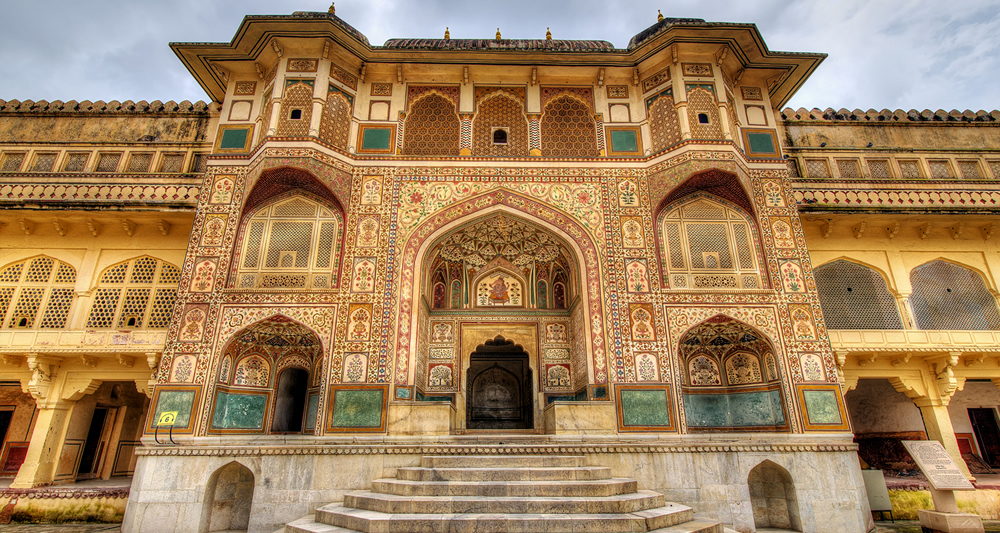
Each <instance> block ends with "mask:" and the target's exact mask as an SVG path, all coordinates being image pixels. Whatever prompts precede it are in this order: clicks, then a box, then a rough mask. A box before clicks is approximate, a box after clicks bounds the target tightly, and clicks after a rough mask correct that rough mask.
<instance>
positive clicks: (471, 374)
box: [466, 335, 534, 429]
mask: <svg viewBox="0 0 1000 533" xmlns="http://www.w3.org/2000/svg"><path fill="white" fill-rule="evenodd" d="M468 384H469V388H468V399H467V402H466V406H467V407H466V427H467V428H469V429H532V428H533V427H534V421H533V419H532V418H533V417H532V413H533V409H532V401H531V396H532V386H531V369H530V368H529V367H528V354H527V353H525V351H524V349H523V348H521V346H519V345H516V344H514V341H509V340H507V339H504V338H503V336H500V335H497V337H496V338H495V339H493V340H489V341H486V343H484V344H481V345H479V346H478V347H477V348H476V351H475V352H473V353H472V356H471V358H470V360H469V371H468Z"/></svg>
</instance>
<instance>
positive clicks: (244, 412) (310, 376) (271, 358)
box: [209, 315, 323, 434]
mask: <svg viewBox="0 0 1000 533" xmlns="http://www.w3.org/2000/svg"><path fill="white" fill-rule="evenodd" d="M322 354H323V346H322V342H321V341H320V339H319V337H318V336H317V335H316V333H314V332H313V331H312V330H311V329H309V328H308V327H306V326H304V325H302V324H300V323H299V322H296V321H294V320H292V319H290V318H288V317H286V316H284V315H274V316H272V317H270V318H267V319H264V320H261V321H260V322H256V323H254V324H252V325H250V326H247V327H246V328H244V329H242V330H240V331H239V332H237V333H236V334H235V335H234V336H233V338H232V339H231V340H230V341H229V343H228V344H227V345H226V347H225V349H224V350H223V352H222V357H221V358H220V359H219V364H218V367H217V368H216V371H215V379H214V382H215V393H214V396H213V398H212V403H211V405H210V406H209V407H210V409H211V421H210V424H209V433H256V434H264V433H269V434H300V433H301V434H312V433H313V432H314V431H315V428H316V418H317V411H318V407H319V396H320V390H321V386H322V374H323V372H322V368H323V363H322V361H323V358H322Z"/></svg>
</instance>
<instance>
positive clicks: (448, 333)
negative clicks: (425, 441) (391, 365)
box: [396, 190, 607, 428]
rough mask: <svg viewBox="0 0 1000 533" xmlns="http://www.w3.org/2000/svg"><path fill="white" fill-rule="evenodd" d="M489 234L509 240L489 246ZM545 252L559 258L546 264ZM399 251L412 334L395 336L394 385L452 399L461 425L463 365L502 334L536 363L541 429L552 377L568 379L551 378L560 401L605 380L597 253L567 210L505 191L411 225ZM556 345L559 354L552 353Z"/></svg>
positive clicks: (402, 310) (404, 312)
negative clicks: (507, 235)
mask: <svg viewBox="0 0 1000 533" xmlns="http://www.w3.org/2000/svg"><path fill="white" fill-rule="evenodd" d="M505 231H506V232H514V233H516V232H522V234H523V232H525V231H528V232H530V233H532V235H534V236H540V237H541V238H542V239H541V240H544V241H545V242H541V243H539V241H538V240H537V239H535V237H532V238H530V239H520V238H518V239H513V240H512V242H510V243H508V242H507V241H505V240H504V239H505V238H502V237H501V236H502V235H504V232H505ZM490 235H492V236H493V237H492V238H494V239H500V240H501V241H504V242H498V243H494V246H493V248H492V249H491V250H490V249H485V246H486V244H487V243H486V242H485V241H486V240H488V239H489V238H490V237H489V236H490ZM424 236H426V237H424ZM480 237H482V240H480ZM497 244H499V245H500V248H499V250H498V249H497V248H496V245H497ZM506 244H512V245H513V247H512V248H508V247H507V246H506ZM463 247H468V248H470V250H469V251H468V252H465V254H466V255H465V256H463V257H461V260H460V261H459V260H458V259H459V258H458V256H457V255H454V256H453V255H450V254H451V252H457V251H459V250H460V249H463ZM519 247H520V248H519ZM546 247H548V249H549V252H553V251H556V250H558V253H557V254H556V255H555V256H554V257H548V258H545V259H547V260H546V261H541V260H540V257H539V254H542V252H544V251H545V249H546ZM516 249H520V250H521V252H517V253H515V251H516ZM525 249H527V251H528V252H529V253H527V254H525V253H523V252H524V250H525ZM442 251H443V252H444V255H442ZM484 252H490V253H487V254H486V255H489V257H483V253H484ZM401 253H402V265H401V266H402V268H401V270H400V284H401V290H400V293H401V296H402V297H401V298H400V307H399V314H398V316H399V320H400V328H399V329H400V330H401V331H406V332H408V334H404V335H400V336H399V337H397V347H396V356H397V359H396V383H397V384H399V385H405V384H407V383H412V384H415V385H416V386H417V389H418V392H421V389H422V388H426V389H433V390H436V391H441V392H450V393H453V394H454V396H455V401H456V408H457V412H458V413H459V414H460V417H461V422H459V421H458V420H456V423H459V424H463V423H464V413H465V404H464V402H465V393H466V392H467V391H466V390H465V383H464V382H465V380H464V379H463V376H464V370H463V369H467V368H468V359H469V357H470V356H471V353H472V352H473V351H474V348H475V347H476V346H478V345H479V344H483V343H484V342H485V341H486V340H490V339H493V338H494V337H495V336H496V335H503V336H504V337H505V338H506V339H508V340H511V339H514V340H515V342H516V343H517V344H521V345H522V346H523V347H524V348H525V350H526V351H527V352H528V353H529V355H530V356H531V357H530V358H529V361H530V362H531V364H532V365H536V367H535V368H532V371H533V375H534V376H538V378H537V379H536V380H535V383H536V387H537V391H538V394H537V395H536V397H535V402H534V407H535V423H534V427H536V428H540V427H542V424H541V422H540V416H541V410H540V409H541V407H542V406H544V397H543V394H544V392H545V391H548V390H550V389H549V383H550V382H549V380H548V377H549V375H548V374H549V373H550V372H551V373H552V375H553V377H554V376H557V375H560V374H567V375H565V376H564V378H563V379H562V381H561V384H560V382H559V380H558V379H555V380H553V381H552V384H553V385H554V387H553V389H552V390H559V391H562V394H563V395H565V394H567V393H573V392H574V391H575V389H579V390H583V391H584V396H586V391H585V388H586V385H587V384H594V383H606V382H607V362H606V359H605V357H606V356H605V353H604V349H605V348H604V338H603V330H604V327H603V321H601V320H592V318H593V317H603V316H604V313H603V308H602V306H601V301H600V300H601V299H600V298H599V292H598V291H599V290H600V282H599V280H600V273H599V265H598V257H599V255H598V254H597V249H596V247H595V246H594V243H593V241H592V240H591V238H590V236H589V235H588V234H587V233H586V231H584V230H583V228H582V227H580V226H579V225H577V224H576V223H575V222H573V221H572V220H571V219H569V218H568V216H566V215H565V214H563V213H561V212H558V211H557V210H555V209H554V208H552V207H551V206H547V205H544V204H540V203H538V202H536V201H534V200H533V199H531V198H527V197H524V196H520V195H517V194H514V193H511V192H509V191H506V190H499V191H491V192H489V193H486V194H484V195H481V196H478V197H473V198H469V199H467V200H465V201H462V202H460V203H458V204H454V205H452V206H449V208H448V209H447V210H445V211H443V212H441V213H439V214H438V215H436V216H434V217H432V218H430V219H429V220H427V221H426V222H425V223H424V224H422V225H420V226H417V227H416V228H414V230H413V231H412V233H411V234H410V237H409V239H408V240H407V241H406V244H405V245H404V247H403V249H402V251H401ZM532 253H534V254H535V255H534V256H532ZM508 256H509V258H508ZM470 260H471V261H470ZM540 263H545V265H546V266H545V268H541V267H540ZM536 267H539V268H536ZM546 269H547V270H546ZM542 270H544V271H545V274H544V276H545V278H544V279H542V274H541V271H542ZM584 280H587V281H584ZM456 281H457V282H458V283H457V284H456V283H455V282H456ZM540 281H541V282H544V283H539V282H540ZM517 287H519V288H517ZM584 287H586V289H584ZM411 291H412V292H411ZM504 291H506V294H504ZM480 293H481V294H480ZM515 293H516V294H515ZM435 295H436V296H435ZM557 296H558V298H557ZM435 301H436V302H437V305H438V307H437V308H436V309H435V308H434V305H435ZM473 315H475V317H473ZM476 317H478V318H476ZM470 328H472V329H470ZM470 343H471V348H470ZM549 346H552V347H553V350H554V351H552V352H546V350H547V349H548V348H549ZM466 348H469V349H466ZM532 352H534V353H532ZM543 352H544V353H543ZM550 355H551V356H552V358H551V359H549V358H548V357H549V356H550ZM557 367H558V368H557ZM569 374H571V375H569ZM449 377H450V379H451V381H450V383H449V382H448V381H447V380H448V378H449ZM442 380H443V381H442ZM417 396H418V398H419V397H420V395H419V394H418V395H417Z"/></svg>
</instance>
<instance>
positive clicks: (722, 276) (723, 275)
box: [660, 197, 762, 289]
mask: <svg viewBox="0 0 1000 533" xmlns="http://www.w3.org/2000/svg"><path fill="white" fill-rule="evenodd" d="M660 228H661V232H662V233H661V239H660V242H661V243H662V244H661V255H662V257H663V265H664V267H665V268H664V270H665V279H664V282H665V283H666V284H667V285H668V286H669V287H671V288H673V289H760V288H762V285H761V279H760V270H759V267H758V264H759V263H758V258H757V252H756V247H755V246H754V244H753V243H754V239H753V233H752V232H753V224H752V223H751V221H750V219H749V218H748V217H747V216H746V215H745V214H743V212H742V211H740V210H738V209H735V208H733V207H729V206H728V205H725V204H723V203H721V202H717V201H714V200H712V199H709V198H707V197H696V198H694V199H688V200H682V202H681V205H679V206H677V207H668V208H667V209H664V211H663V214H661V215H660Z"/></svg>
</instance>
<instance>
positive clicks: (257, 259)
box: [236, 195, 343, 289]
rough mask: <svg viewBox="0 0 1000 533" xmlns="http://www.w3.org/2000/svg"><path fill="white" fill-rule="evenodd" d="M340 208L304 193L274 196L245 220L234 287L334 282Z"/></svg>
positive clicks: (302, 286)
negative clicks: (276, 198)
mask: <svg viewBox="0 0 1000 533" xmlns="http://www.w3.org/2000/svg"><path fill="white" fill-rule="evenodd" d="M341 228H343V223H342V221H341V217H340V212H339V211H337V210H336V209H331V208H329V207H326V206H324V205H322V204H320V203H319V202H317V201H315V200H313V199H311V198H308V197H306V196H304V195H295V196H292V197H290V198H285V199H283V200H279V201H276V202H274V203H272V204H270V205H267V206H265V207H263V208H262V209H260V210H258V211H257V212H256V213H255V214H254V215H253V216H252V217H251V219H250V221H249V222H248V223H247V225H246V227H245V228H244V234H243V239H242V243H243V247H242V250H241V251H242V254H241V259H240V263H239V265H240V267H239V273H238V274H237V278H236V286H237V287H238V288H241V289H329V288H330V287H333V286H335V285H336V284H337V272H338V268H337V267H338V260H339V257H340V242H341Z"/></svg>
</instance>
